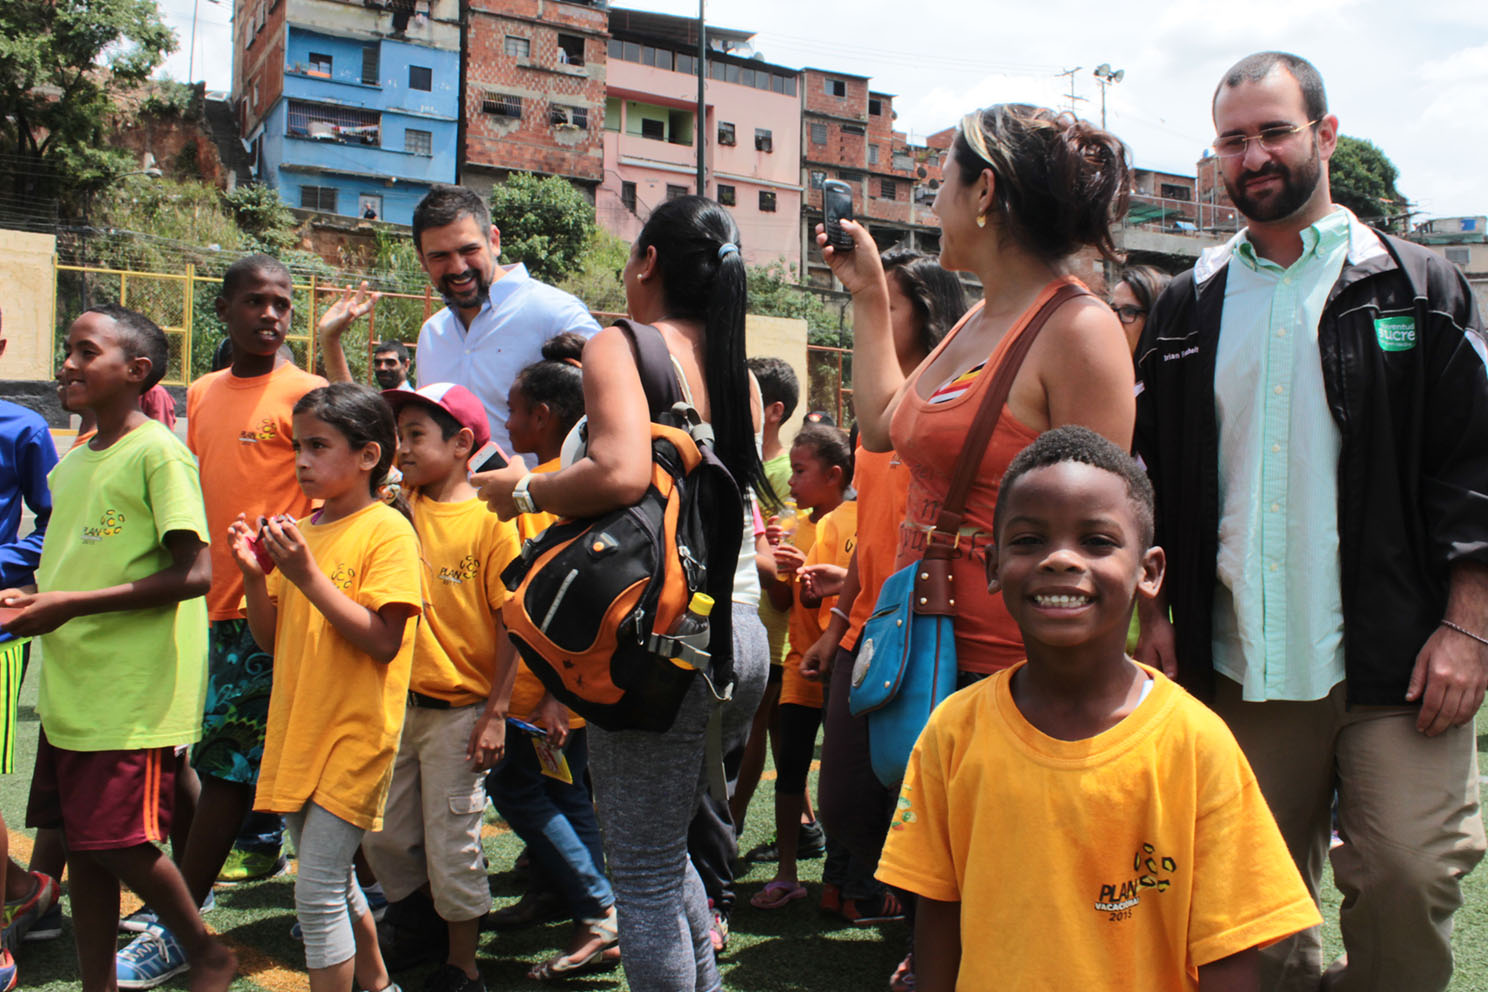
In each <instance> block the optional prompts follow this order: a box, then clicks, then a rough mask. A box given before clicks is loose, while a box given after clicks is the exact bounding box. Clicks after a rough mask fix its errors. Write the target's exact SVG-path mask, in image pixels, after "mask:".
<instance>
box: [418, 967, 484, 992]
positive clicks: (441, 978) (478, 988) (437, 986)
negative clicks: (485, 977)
mask: <svg viewBox="0 0 1488 992" xmlns="http://www.w3.org/2000/svg"><path fill="white" fill-rule="evenodd" d="M424 992H486V983H485V982H483V981H481V978H480V976H479V975H477V976H476V977H474V978H467V977H466V975H465V972H463V971H461V970H460V969H459V968H456V967H455V966H454V965H452V964H444V965H440V966H439V967H438V968H437V969H435V970H434V972H433V973H432V974H430V975H429V977H428V978H426V979H424Z"/></svg>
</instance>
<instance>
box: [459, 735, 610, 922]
mask: <svg viewBox="0 0 1488 992" xmlns="http://www.w3.org/2000/svg"><path fill="white" fill-rule="evenodd" d="M507 734H508V737H507V740H508V742H509V745H510V746H509V747H508V748H507V752H506V757H505V758H503V759H502V761H501V763H500V764H498V765H497V766H496V767H495V768H493V769H491V773H490V774H489V775H487V776H486V793H487V794H488V795H489V796H490V797H491V802H492V803H493V804H494V805H495V806H496V812H498V813H500V814H501V817H502V819H504V820H506V822H507V823H509V824H510V825H511V828H512V830H513V831H514V832H515V833H516V835H517V836H518V837H520V838H522V840H523V842H524V843H526V845H527V850H528V853H529V854H530V855H531V857H532V860H533V863H534V864H535V865H536V867H537V869H538V871H540V872H541V873H542V875H543V876H544V877H545V878H547V879H548V880H549V881H551V882H552V883H553V885H555V886H556V887H557V889H558V893H559V895H561V896H562V897H563V901H564V903H565V905H567V906H568V911H569V914H570V915H571V916H572V917H573V918H574V920H575V921H581V920H593V919H598V918H599V917H602V916H604V915H605V913H606V912H607V911H608V910H609V908H610V907H611V906H613V905H614V904H615V893H614V892H613V891H612V890H611V889H610V880H609V879H608V878H606V877H605V873H604V847H603V845H602V843H601V841H600V836H599V821H598V819H597V818H596V817H595V815H594V801H593V800H592V799H591V798H590V797H589V790H588V789H587V788H585V787H584V772H585V770H586V769H587V768H588V766H589V745H588V739H587V733H586V728H582V727H581V728H579V729H577V730H574V731H571V732H570V733H569V735H568V742H567V743H566V744H565V745H564V748H563V753H564V754H565V755H567V757H568V768H569V770H570V771H571V772H573V784H572V785H566V784H564V783H563V782H560V781H558V780H557V779H556V778H550V777H549V776H547V775H544V774H543V773H542V768H541V766H539V765H538V763H537V752H536V751H535V750H533V747H532V742H531V740H530V739H529V738H527V737H526V736H525V735H523V734H519V733H515V732H513V731H510V730H509V731H508V732H507Z"/></svg>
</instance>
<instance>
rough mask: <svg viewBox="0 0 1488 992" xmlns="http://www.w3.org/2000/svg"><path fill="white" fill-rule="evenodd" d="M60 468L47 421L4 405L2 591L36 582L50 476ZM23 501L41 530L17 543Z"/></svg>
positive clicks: (0, 444)
mask: <svg viewBox="0 0 1488 992" xmlns="http://www.w3.org/2000/svg"><path fill="white" fill-rule="evenodd" d="M56 464H57V446H56V445H55V444H54V443H53V442H52V435H51V432H50V431H48V430H47V425H46V421H45V420H42V419H41V417H40V416H39V415H38V414H36V413H35V412H33V411H31V410H28V409H26V408H25V407H23V406H17V405H16V404H14V403H7V402H5V401H4V400H0V587H5V588H9V587H11V586H23V585H29V584H30V582H31V579H32V573H34V572H35V571H36V563H37V562H39V561H40V560H41V543H42V539H43V538H45V537H46V528H47V520H48V519H49V518H50V517H51V515H52V493H51V490H49V489H47V473H48V472H50V471H51V470H52V466H54V465H56ZM22 502H24V503H25V505H26V506H29V507H30V508H31V512H32V513H34V514H36V529H35V530H33V531H32V532H31V533H30V534H28V535H26V537H25V538H24V539H20V540H18V538H19V537H20V529H21V504H22Z"/></svg>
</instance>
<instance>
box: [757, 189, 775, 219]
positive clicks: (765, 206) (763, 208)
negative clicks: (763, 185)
mask: <svg viewBox="0 0 1488 992" xmlns="http://www.w3.org/2000/svg"><path fill="white" fill-rule="evenodd" d="M759 208H760V212H761V213H767V214H773V213H774V212H775V193H774V192H773V191H771V190H768V189H762V190H760V195H759Z"/></svg>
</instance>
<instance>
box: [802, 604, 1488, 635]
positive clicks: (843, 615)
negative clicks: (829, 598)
mask: <svg viewBox="0 0 1488 992" xmlns="http://www.w3.org/2000/svg"><path fill="white" fill-rule="evenodd" d="M827 612H828V613H830V614H832V615H833V616H836V617H841V618H842V622H843V623H852V617H850V616H848V615H847V614H846V613H844V612H842V607H840V606H834V607H832V608H831V609H830V610H828V611H827ZM1484 643H1485V644H1488V641H1485V642H1484Z"/></svg>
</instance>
